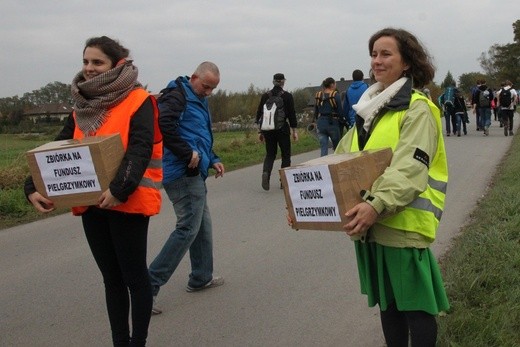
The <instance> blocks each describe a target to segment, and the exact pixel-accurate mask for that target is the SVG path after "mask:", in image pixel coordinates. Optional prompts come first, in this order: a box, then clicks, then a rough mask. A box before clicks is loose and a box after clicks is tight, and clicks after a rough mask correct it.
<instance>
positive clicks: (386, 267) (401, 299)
mask: <svg viewBox="0 0 520 347" xmlns="http://www.w3.org/2000/svg"><path fill="white" fill-rule="evenodd" d="M355 248H356V257H357V263H358V271H359V280H360V283H361V293H363V294H366V295H367V296H368V305H369V306H370V307H373V306H375V305H376V304H378V305H379V308H380V309H381V311H386V309H387V307H388V305H390V304H391V303H393V302H395V303H396V305H397V309H398V310H399V311H425V312H427V313H429V314H432V315H437V314H438V313H439V312H441V311H446V310H447V309H449V307H450V306H449V303H448V297H447V296H446V290H445V289H444V283H443V281H442V276H441V272H440V269H439V265H438V264H437V261H436V260H435V257H434V256H433V254H432V252H431V251H430V249H429V248H424V249H418V248H395V247H387V246H382V245H379V244H376V243H375V242H366V243H365V242H361V241H355Z"/></svg>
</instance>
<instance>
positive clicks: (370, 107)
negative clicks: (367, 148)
mask: <svg viewBox="0 0 520 347" xmlns="http://www.w3.org/2000/svg"><path fill="white" fill-rule="evenodd" d="M406 81H408V77H401V78H400V79H398V80H397V81H395V82H394V83H392V84H391V85H390V86H388V87H387V88H383V84H382V83H381V82H376V83H374V84H373V85H371V86H370V87H369V88H368V89H367V90H366V91H365V92H364V93H363V95H361V98H360V99H359V101H358V103H357V104H355V105H353V106H352V108H353V109H354V111H356V113H357V114H358V115H359V116H360V117H361V118H363V119H364V120H365V122H364V123H363V128H364V129H365V130H366V131H368V129H370V124H372V120H373V119H374V117H375V116H376V115H377V114H378V113H379V111H381V109H382V108H383V107H384V106H385V105H386V104H388V102H389V101H390V100H392V98H393V97H394V96H395V95H396V94H397V92H398V91H399V90H400V89H401V88H402V87H403V85H404V84H405V83H406Z"/></svg>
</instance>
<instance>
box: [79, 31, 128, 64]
mask: <svg viewBox="0 0 520 347" xmlns="http://www.w3.org/2000/svg"><path fill="white" fill-rule="evenodd" d="M87 47H96V48H99V49H100V50H101V51H102V52H103V53H105V54H106V55H107V56H108V57H109V58H110V61H111V62H112V67H115V66H116V64H117V62H118V61H120V60H121V59H123V58H128V56H129V55H130V51H129V50H128V49H127V48H125V47H123V46H122V45H121V44H120V43H119V41H116V40H113V39H111V38H110V37H107V36H101V37H91V38H90V39H88V40H87V42H86V43H85V48H84V49H83V54H84V53H85V50H86V49H87Z"/></svg>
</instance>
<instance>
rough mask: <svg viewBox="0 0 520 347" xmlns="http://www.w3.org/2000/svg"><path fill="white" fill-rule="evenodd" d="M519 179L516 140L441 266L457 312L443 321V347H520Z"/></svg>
mask: <svg viewBox="0 0 520 347" xmlns="http://www.w3.org/2000/svg"><path fill="white" fill-rule="evenodd" d="M519 174H520V140H519V139H518V138H517V137H515V138H514V139H513V143H512V146H511V148H510V150H509V151H508V153H507V154H506V155H505V157H504V159H503V161H502V162H501V164H500V165H499V166H498V168H497V171H496V174H495V176H494V179H493V181H492V182H491V183H490V186H489V188H488V190H487V192H486V194H485V196H484V197H483V198H482V199H481V200H480V201H479V202H478V205H477V208H476V209H475V211H474V212H473V213H472V215H471V218H470V220H469V221H468V223H467V224H466V225H465V226H464V227H463V228H462V230H461V232H460V234H459V236H458V237H456V238H455V239H454V241H453V243H452V246H451V249H450V250H449V251H448V252H447V253H446V255H445V256H444V257H443V258H442V259H441V260H440V263H441V268H442V270H443V274H444V281H445V285H446V289H447V292H448V297H449V300H450V304H451V308H450V310H449V312H447V314H446V315H442V316H440V317H439V319H438V322H439V342H438V345H439V346H446V347H447V346H450V347H455V346H457V347H458V346H460V347H462V346H468V347H469V346H472V347H475V346H483V347H484V346H486V347H487V346H520V213H519V212H520V199H519V196H520V184H519V181H518V178H519ZM468 184H469V183H468ZM470 188H471V187H470V186H468V189H470Z"/></svg>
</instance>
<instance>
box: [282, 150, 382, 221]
mask: <svg viewBox="0 0 520 347" xmlns="http://www.w3.org/2000/svg"><path fill="white" fill-rule="evenodd" d="M391 160H392V150H391V149H390V148H385V149H381V150H369V151H361V152H354V153H346V154H330V155H327V156H324V157H320V158H316V159H313V160H309V161H307V162H304V163H302V164H299V165H296V166H291V167H286V168H283V169H281V170H280V178H281V180H282V185H283V188H284V194H285V201H286V203H287V207H288V213H289V216H290V218H291V219H292V220H293V225H292V227H293V229H307V230H331V231H343V225H345V224H346V223H347V218H346V217H345V212H346V211H348V210H349V209H350V208H352V207H354V206H355V205H356V204H358V203H360V202H362V201H363V200H362V199H361V195H360V191H361V190H370V188H371V186H372V183H374V181H375V180H376V178H377V177H379V176H381V174H383V172H384V171H385V169H386V168H387V167H388V165H390V161H391Z"/></svg>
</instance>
